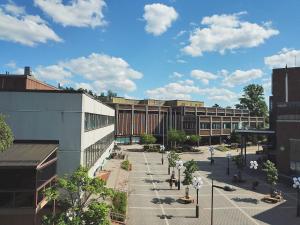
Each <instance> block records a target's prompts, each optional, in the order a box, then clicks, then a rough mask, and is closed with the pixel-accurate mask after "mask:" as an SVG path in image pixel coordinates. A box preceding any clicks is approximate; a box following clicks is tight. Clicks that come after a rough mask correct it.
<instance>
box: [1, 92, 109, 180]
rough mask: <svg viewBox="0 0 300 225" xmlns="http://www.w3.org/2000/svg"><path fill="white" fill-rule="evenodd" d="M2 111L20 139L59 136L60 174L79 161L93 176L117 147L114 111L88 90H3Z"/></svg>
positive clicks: (58, 167) (44, 138)
mask: <svg viewBox="0 0 300 225" xmlns="http://www.w3.org/2000/svg"><path fill="white" fill-rule="evenodd" d="M0 113H1V114H4V115H5V116H6V121H7V123H8V125H9V126H10V127H11V129H12V131H13V133H14V137H15V139H17V140H57V141H58V142H59V150H58V165H57V172H58V175H60V176H61V175H64V174H66V173H68V174H70V173H72V172H73V171H74V170H75V169H76V168H77V167H78V166H79V165H83V166H85V167H87V168H89V175H90V176H94V175H95V173H96V172H97V171H98V170H100V169H101V168H102V166H103V164H104V163H105V161H106V158H107V157H108V156H109V155H110V152H111V151H112V149H113V147H114V114H115V111H114V110H113V109H112V108H110V107H109V106H107V105H105V104H103V103H101V102H100V101H97V100H95V99H94V98H93V97H91V96H89V95H88V94H85V93H81V92H76V91H73V92H71V91H61V90H50V91H46V90H22V91H4V90H2V91H0Z"/></svg>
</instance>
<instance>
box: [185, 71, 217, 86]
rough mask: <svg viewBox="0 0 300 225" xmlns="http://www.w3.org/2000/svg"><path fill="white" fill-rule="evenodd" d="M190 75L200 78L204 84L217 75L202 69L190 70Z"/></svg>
mask: <svg viewBox="0 0 300 225" xmlns="http://www.w3.org/2000/svg"><path fill="white" fill-rule="evenodd" d="M191 77H193V78H195V79H198V80H201V81H202V83H203V84H206V85H207V84H209V81H210V80H215V79H217V78H218V76H217V75H215V74H213V73H210V72H206V71H203V70H192V71H191Z"/></svg>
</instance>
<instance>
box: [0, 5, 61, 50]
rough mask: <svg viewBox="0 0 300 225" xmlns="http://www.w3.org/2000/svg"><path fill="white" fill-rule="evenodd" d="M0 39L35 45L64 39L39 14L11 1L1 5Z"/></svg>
mask: <svg viewBox="0 0 300 225" xmlns="http://www.w3.org/2000/svg"><path fill="white" fill-rule="evenodd" d="M0 40H5V41H11V42H15V43H20V44H23V45H28V46H34V45H36V44H38V43H46V42H47V41H56V42H60V41H62V39H61V38H60V37H59V36H58V35H57V34H56V33H55V32H54V31H53V30H52V29H51V28H50V27H49V26H48V25H47V23H46V21H44V20H43V19H41V17H39V16H34V15H29V14H26V12H25V8H24V7H19V6H17V5H16V4H15V3H14V2H12V1H10V2H9V3H7V4H6V5H1V6H0Z"/></svg>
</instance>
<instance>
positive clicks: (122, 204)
mask: <svg viewBox="0 0 300 225" xmlns="http://www.w3.org/2000/svg"><path fill="white" fill-rule="evenodd" d="M112 207H113V212H115V213H119V214H123V215H126V210H127V194H126V192H121V191H117V192H115V194H114V196H113V199H112ZM120 219H123V218H120Z"/></svg>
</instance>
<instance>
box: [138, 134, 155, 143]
mask: <svg viewBox="0 0 300 225" xmlns="http://www.w3.org/2000/svg"><path fill="white" fill-rule="evenodd" d="M155 142H156V138H155V137H154V136H153V135H152V134H142V136H141V143H142V144H147V145H148V144H155Z"/></svg>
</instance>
